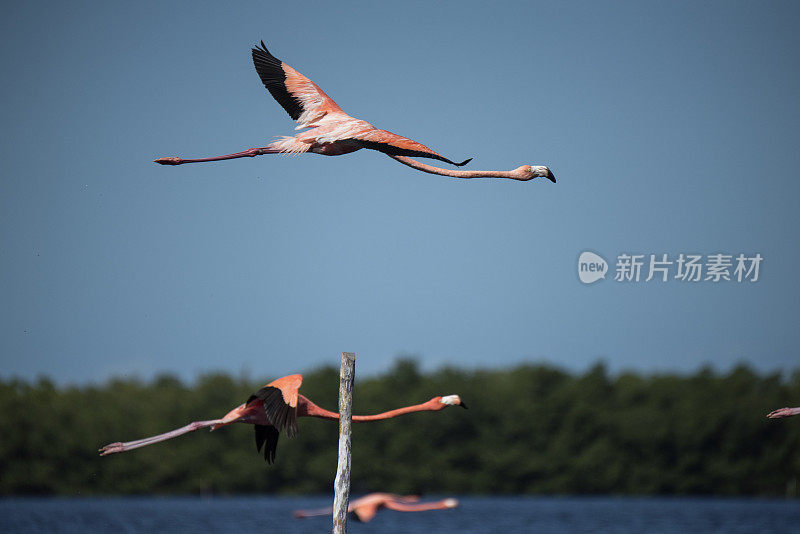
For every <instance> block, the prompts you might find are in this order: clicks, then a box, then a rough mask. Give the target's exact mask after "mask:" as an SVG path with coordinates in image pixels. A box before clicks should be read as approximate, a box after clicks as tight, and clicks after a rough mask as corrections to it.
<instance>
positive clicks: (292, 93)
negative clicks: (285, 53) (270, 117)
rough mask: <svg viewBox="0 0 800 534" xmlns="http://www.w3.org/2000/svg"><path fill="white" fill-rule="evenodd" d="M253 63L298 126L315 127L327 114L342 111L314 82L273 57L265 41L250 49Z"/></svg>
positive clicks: (264, 82)
mask: <svg viewBox="0 0 800 534" xmlns="http://www.w3.org/2000/svg"><path fill="white" fill-rule="evenodd" d="M253 65H255V67H256V72H258V76H259V78H261V81H262V82H263V84H264V87H266V88H267V90H268V91H269V92H270V94H271V95H272V96H273V98H275V100H277V101H278V103H279V104H280V105H281V106H283V109H285V110H286V112H287V113H288V114H289V116H290V117H291V118H292V119H294V120H296V121H297V122H298V127H297V129H300V128H306V127H308V126H314V125H315V123H316V122H317V121H318V120H319V119H321V118H322V117H324V116H325V115H326V114H328V113H344V112H343V111H342V108H340V107H339V106H338V105H337V104H336V102H334V101H333V99H332V98H331V97H329V96H328V95H326V94H325V91H323V90H322V89H320V87H319V86H318V85H317V84H315V83H314V82H312V81H311V80H309V79H308V78H306V77H305V76H303V75H302V74H300V73H299V72H298V71H296V70H294V69H293V68H292V67H290V66H289V65H287V64H286V63H284V62H282V61H281V60H280V59H278V58H276V57H275V56H273V55H272V54H271V53H270V52H269V50H267V47H266V45H264V41H261V47H258V46H256V48H253Z"/></svg>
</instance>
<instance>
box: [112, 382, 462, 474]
mask: <svg viewBox="0 0 800 534" xmlns="http://www.w3.org/2000/svg"><path fill="white" fill-rule="evenodd" d="M302 383H303V376H302V375H289V376H284V377H283V378H278V379H277V380H273V381H272V382H270V383H269V384H267V385H266V386H264V387H262V388H261V389H259V390H258V391H256V392H255V393H254V394H252V395H250V398H248V399H247V401H246V402H244V403H242V404H240V405H239V406H237V407H236V408H234V409H233V410H231V411H230V412H228V413H227V414H226V415H225V416H224V417H222V418H221V419H212V420H208V421H194V422H192V423H189V424H188V425H186V426H183V427H181V428H177V429H175V430H172V431H170V432H166V433H164V434H158V435H157V436H151V437H148V438H143V439H138V440H135V441H128V442H125V443H121V442H116V443H110V444H108V445H106V446H105V447H103V448H101V449H100V455H101V456H105V455H108V454H114V453H117V452H125V451H130V450H133V449H138V448H139V447H144V446H146V445H152V444H153V443H158V442H159V441H165V440H168V439H172V438H175V437H177V436H180V435H183V434H186V433H188V432H193V431H195V430H199V429H201V428H207V427H211V430H216V429H217V428H219V427H223V426H227V425H230V424H233V423H248V424H251V425H255V433H256V448H257V449H258V451H261V448H262V447H263V448H264V459H265V460H266V461H267V462H268V463H272V462H274V461H275V451H276V448H277V446H278V437H279V435H280V431H281V430H284V431H285V432H286V434H287V435H288V436H289V437H294V436H295V435H296V434H297V418H298V417H319V418H321V419H329V420H334V421H337V420H338V419H339V414H338V413H335V412H331V411H328V410H325V409H324V408H320V407H319V406H317V405H316V404H314V403H313V402H311V401H310V400H309V399H307V398H306V397H304V396H303V395H300V393H299V389H300V385H301V384H302ZM448 406H461V407H462V408H466V405H465V404H464V403H463V402H462V401H461V397H459V396H458V395H447V396H444V397H434V398H432V399H431V400H429V401H427V402H424V403H422V404H415V405H413V406H405V407H403V408H398V409H396V410H390V411H388V412H383V413H379V414H375V415H354V416H353V421H354V422H365V421H380V420H383V419H391V418H393V417H397V416H398V415H403V414H407V413H413V412H424V411H429V412H436V411H439V410H443V409H445V408H447V407H448Z"/></svg>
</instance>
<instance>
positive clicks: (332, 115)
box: [155, 41, 556, 182]
mask: <svg viewBox="0 0 800 534" xmlns="http://www.w3.org/2000/svg"><path fill="white" fill-rule="evenodd" d="M252 51H253V63H254V65H255V67H256V72H258V76H259V77H260V78H261V81H262V83H263V84H264V86H265V87H266V88H267V90H268V91H269V92H270V94H271V95H272V96H273V97H274V98H275V100H277V101H278V103H279V104H280V105H281V106H283V108H284V109H285V110H286V112H287V113H289V116H290V117H292V119H294V120H296V121H297V123H298V126H297V128H295V129H296V130H300V129H303V128H310V129H309V130H306V131H305V132H302V133H299V134H297V135H296V136H294V137H282V138H280V139H278V140H277V141H274V142H272V143H270V144H269V145H267V146H265V147H259V148H250V149H248V150H244V151H242V152H236V153H234V154H226V155H224V156H216V157H212V158H197V159H182V158H178V157H167V158H159V159H157V160H155V162H156V163H161V164H162V165H181V164H183V163H197V162H202V161H219V160H224V159H234V158H246V157H253V156H260V155H262V154H302V153H305V152H312V153H314V154H323V155H325V156H339V155H342V154H348V153H350V152H355V151H356V150H360V149H362V148H370V149H372V150H377V151H379V152H383V153H384V154H387V155H389V156H390V157H392V158H394V159H396V160H397V161H399V162H400V163H403V164H405V165H408V166H410V167H413V168H416V169H419V170H422V171H424V172H429V173H432V174H440V175H443V176H453V177H456V178H511V179H514V180H523V181H525V180H530V179H532V178H547V179H549V180H551V181H552V182H555V181H556V179H555V176H553V173H552V172H551V171H550V169H548V168H547V167H545V166H540V165H535V166H531V165H522V166H521V167H517V168H516V169H514V170H512V171H455V170H449V169H440V168H439V167H433V166H430V165H425V164H422V163H419V162H416V161H414V160H413V159H410V158H409V156H413V157H420V158H432V159H437V160H439V161H444V162H446V163H450V164H452V165H456V166H458V167H461V166H462V165H466V164H467V163H469V162H470V160H471V159H472V158H470V159H467V160H464V161H462V162H461V163H456V162H454V161H451V160H449V159H447V158H446V157H444V156H442V155H440V154H438V153H436V152H435V151H433V150H431V149H430V148H428V147H426V146H425V145H423V144H421V143H418V142H416V141H412V140H411V139H408V138H406V137H401V136H399V135H397V134H394V133H392V132H387V131H386V130H379V129H377V128H375V127H374V126H373V125H371V124H370V123H368V122H366V121H362V120H359V119H356V118H353V117H351V116H350V115H348V114H347V113H345V112H344V111H342V108H340V107H339V106H338V105H337V104H336V102H334V101H333V99H332V98H331V97H329V96H328V95H326V94H325V92H324V91H323V90H322V89H320V87H319V86H318V85H317V84H315V83H314V82H312V81H311V80H309V79H308V78H306V77H305V76H303V75H302V74H300V73H299V72H298V71H296V70H295V69H293V68H292V67H290V66H289V65H287V64H286V63H284V62H282V61H281V60H279V59H277V58H276V57H275V56H273V55H272V54H271V53H270V52H269V50H267V47H266V46H265V45H264V41H261V46H260V47H258V46H257V47H256V48H253V49H252Z"/></svg>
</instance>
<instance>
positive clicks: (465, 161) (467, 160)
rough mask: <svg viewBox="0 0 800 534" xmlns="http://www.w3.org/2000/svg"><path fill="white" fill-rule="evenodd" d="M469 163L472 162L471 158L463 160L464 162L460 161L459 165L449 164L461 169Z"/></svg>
mask: <svg viewBox="0 0 800 534" xmlns="http://www.w3.org/2000/svg"><path fill="white" fill-rule="evenodd" d="M470 161H472V158H469V159H465V160H464V161H462V162H461V163H455V162H451V163H453V165H455V166H456V167H463V166H464V165H466V164H467V163H469V162H470Z"/></svg>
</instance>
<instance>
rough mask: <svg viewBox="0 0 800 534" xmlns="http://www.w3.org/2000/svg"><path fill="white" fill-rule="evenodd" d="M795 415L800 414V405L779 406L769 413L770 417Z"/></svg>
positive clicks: (777, 417)
mask: <svg viewBox="0 0 800 534" xmlns="http://www.w3.org/2000/svg"><path fill="white" fill-rule="evenodd" d="M793 415H800V406H798V407H797V408H778V409H777V410H773V411H771V412H769V413H768V414H767V417H769V418H770V419H779V418H781V417H791V416H793Z"/></svg>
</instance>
